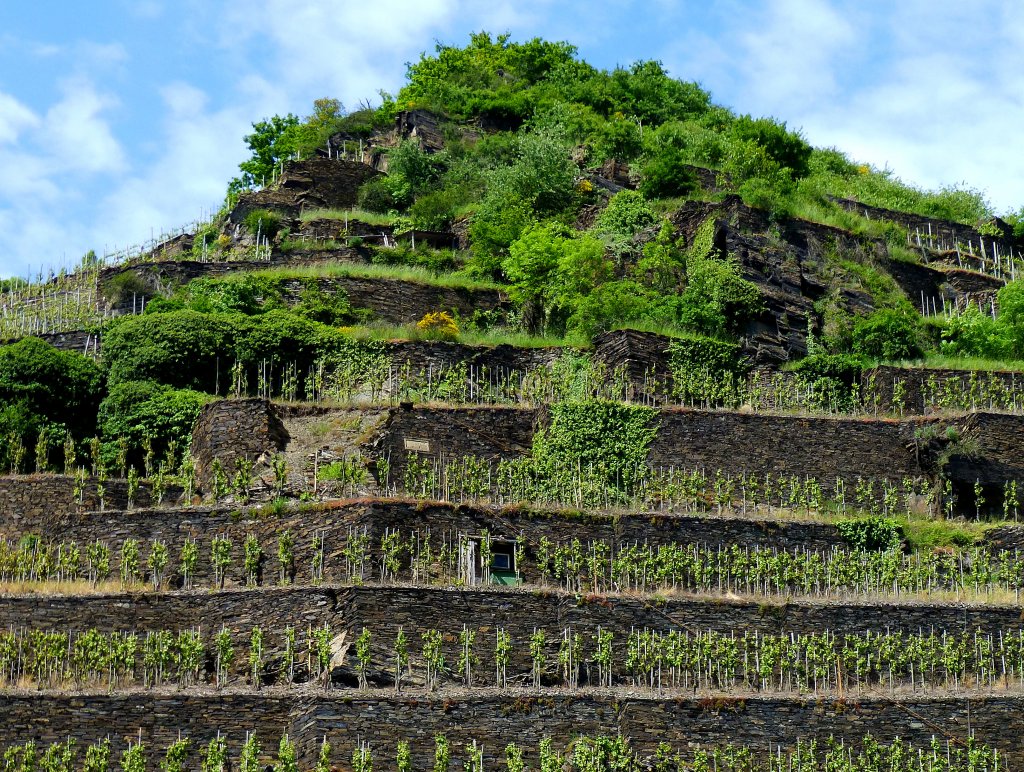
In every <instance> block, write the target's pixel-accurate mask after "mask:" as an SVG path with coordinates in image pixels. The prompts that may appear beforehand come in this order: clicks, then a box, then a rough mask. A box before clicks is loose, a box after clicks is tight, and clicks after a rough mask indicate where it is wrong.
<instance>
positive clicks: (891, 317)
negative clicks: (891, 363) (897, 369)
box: [853, 309, 924, 361]
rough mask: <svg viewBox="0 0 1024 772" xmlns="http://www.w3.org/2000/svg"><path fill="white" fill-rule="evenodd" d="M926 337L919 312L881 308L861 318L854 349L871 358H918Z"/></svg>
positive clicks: (854, 331)
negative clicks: (922, 330) (910, 312)
mask: <svg viewBox="0 0 1024 772" xmlns="http://www.w3.org/2000/svg"><path fill="white" fill-rule="evenodd" d="M922 337H923V336H922V332H921V325H920V318H919V317H918V316H916V315H912V314H909V313H904V312H900V311H894V310H892V309H881V310H879V311H875V312H874V313H873V314H871V315H870V316H866V317H862V318H861V319H858V320H857V322H856V324H855V325H854V327H853V352H854V353H855V354H860V355H862V356H865V357H869V358H871V359H886V360H897V361H898V360H906V359H918V358H920V357H921V356H923V355H924V349H923V347H922Z"/></svg>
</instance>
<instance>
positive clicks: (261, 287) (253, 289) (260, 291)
mask: <svg viewBox="0 0 1024 772" xmlns="http://www.w3.org/2000/svg"><path fill="white" fill-rule="evenodd" d="M180 295H181V297H182V298H183V300H184V303H185V304H186V306H187V307H188V308H191V309H192V310H193V311H202V312H204V313H232V312H237V313H242V314H261V313H264V312H266V311H270V310H273V309H277V308H282V307H283V304H282V295H281V287H280V282H279V281H278V280H276V279H273V278H270V277H267V276H258V275H254V274H244V275H242V276H236V277H231V278H226V279H216V278H200V279H193V280H192V281H190V282H189V283H188V284H187V285H186V286H185V287H184V288H183V289H182V290H181V292H180Z"/></svg>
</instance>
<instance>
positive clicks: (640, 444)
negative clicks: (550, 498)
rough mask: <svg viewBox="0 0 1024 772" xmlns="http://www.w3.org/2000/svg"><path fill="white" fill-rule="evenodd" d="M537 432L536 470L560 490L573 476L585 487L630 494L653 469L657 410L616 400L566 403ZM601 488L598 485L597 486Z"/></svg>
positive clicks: (557, 406) (550, 484)
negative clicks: (650, 460) (650, 464)
mask: <svg viewBox="0 0 1024 772" xmlns="http://www.w3.org/2000/svg"><path fill="white" fill-rule="evenodd" d="M550 415H551V423H550V424H549V425H548V426H546V427H544V428H543V429H541V430H540V431H539V432H537V434H536V435H534V440H533V451H532V457H531V462H532V465H533V468H534V470H535V473H536V474H537V475H538V476H539V477H540V478H541V479H542V480H544V481H546V483H547V484H548V485H549V486H551V487H552V489H553V490H557V489H558V487H559V486H560V485H563V484H565V483H566V482H568V481H569V480H570V479H571V478H572V477H574V476H575V477H576V478H577V479H582V482H583V485H584V486H586V487H593V486H597V487H599V488H600V490H602V491H609V490H610V491H614V492H619V493H621V494H623V495H628V494H629V493H630V492H632V491H633V490H635V488H636V486H637V485H638V484H639V483H640V482H641V480H643V479H644V477H645V476H646V475H647V473H648V466H647V452H648V449H649V448H650V445H651V442H652V441H653V440H654V436H655V434H656V433H657V429H656V428H655V426H654V420H655V417H656V416H657V411H656V410H655V409H653V408H647V407H642V406H640V405H624V404H621V403H616V402H602V401H585V402H563V403H559V404H555V405H552V406H551V408H550ZM595 490H596V488H595Z"/></svg>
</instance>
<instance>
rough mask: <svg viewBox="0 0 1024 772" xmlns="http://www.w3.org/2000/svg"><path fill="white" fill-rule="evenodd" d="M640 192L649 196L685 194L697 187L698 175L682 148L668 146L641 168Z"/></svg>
mask: <svg viewBox="0 0 1024 772" xmlns="http://www.w3.org/2000/svg"><path fill="white" fill-rule="evenodd" d="M640 176H641V180H640V192H641V193H643V194H644V195H645V196H647V197H648V198H672V197H675V196H685V195H686V194H687V193H690V192H691V191H692V190H694V189H695V188H696V187H697V176H696V175H695V174H694V172H693V170H692V169H691V168H690V166H689V164H687V162H686V156H685V155H684V154H683V152H682V151H681V150H678V149H675V148H668V149H666V150H664V151H663V152H661V153H657V154H655V155H654V156H652V157H651V158H649V159H648V160H647V161H646V162H645V163H644V164H643V165H642V166H641V168H640Z"/></svg>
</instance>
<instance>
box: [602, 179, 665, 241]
mask: <svg viewBox="0 0 1024 772" xmlns="http://www.w3.org/2000/svg"><path fill="white" fill-rule="evenodd" d="M655 222H657V215H655V213H654V210H653V209H652V208H651V205H650V204H649V203H648V202H647V199H646V198H644V194H643V193H640V192H639V191H635V190H623V191H621V192H620V193H616V194H615V195H614V196H612V197H611V200H609V201H608V206H606V207H605V208H604V209H602V210H601V213H600V214H599V215H598V216H597V222H595V223H594V232H595V233H597V234H598V235H600V236H606V237H608V238H609V239H610V240H611V241H612V243H613V244H614V243H623V242H628V241H629V240H630V239H632V238H633V237H634V236H636V234H637V233H639V232H640V231H641V230H643V229H644V228H647V227H649V226H651V225H653V224H654V223H655Z"/></svg>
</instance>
